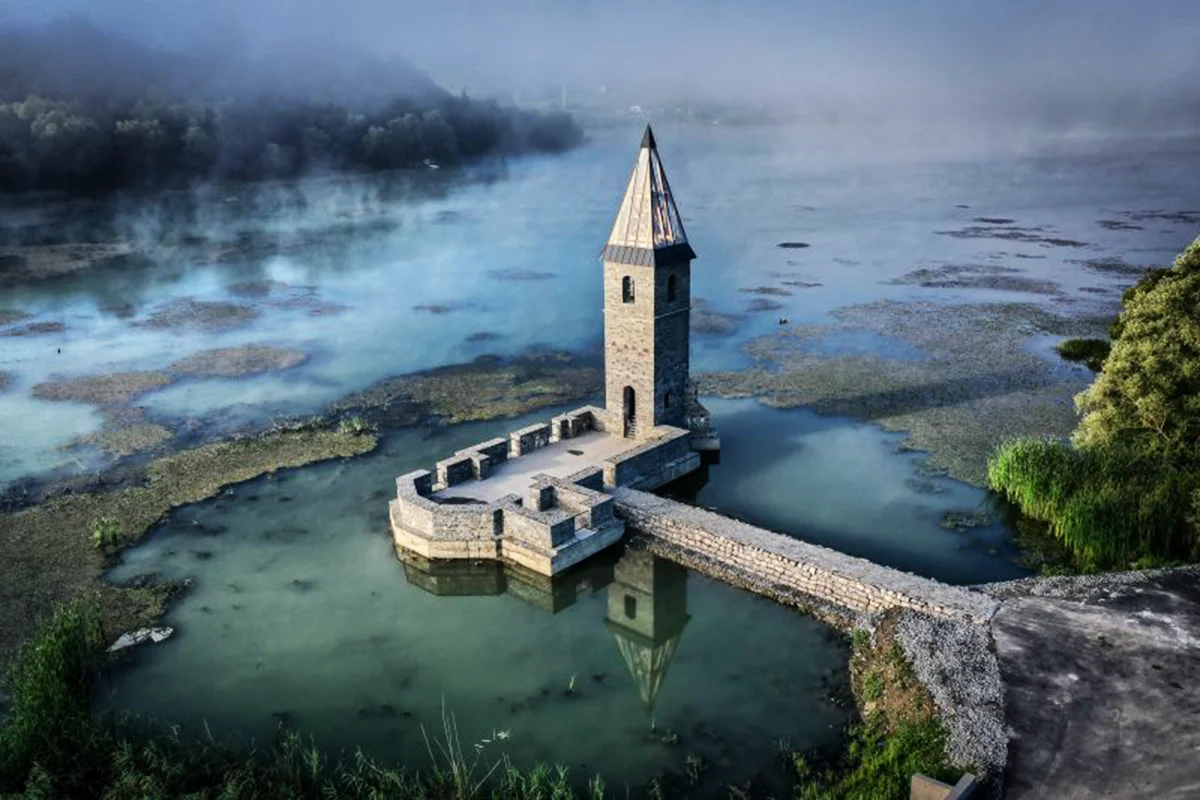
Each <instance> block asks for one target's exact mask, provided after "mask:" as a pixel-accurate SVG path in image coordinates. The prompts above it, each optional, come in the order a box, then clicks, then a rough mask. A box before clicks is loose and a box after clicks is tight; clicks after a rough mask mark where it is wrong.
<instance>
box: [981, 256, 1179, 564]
mask: <svg viewBox="0 0 1200 800" xmlns="http://www.w3.org/2000/svg"><path fill="white" fill-rule="evenodd" d="M1122 299H1123V302H1124V308H1123V310H1122V311H1121V315H1120V317H1119V318H1118V320H1117V322H1116V323H1115V324H1114V325H1113V329H1112V331H1111V333H1112V337H1113V341H1112V345H1111V350H1110V352H1109V353H1108V356H1107V358H1106V359H1105V360H1104V361H1103V367H1104V369H1103V371H1102V372H1101V373H1100V374H1099V375H1098V376H1097V377H1096V380H1095V381H1094V382H1093V383H1092V385H1091V386H1090V387H1088V388H1087V389H1086V390H1084V391H1083V392H1081V393H1080V394H1079V395H1078V396H1077V397H1076V398H1075V402H1076V406H1077V407H1078V408H1079V410H1080V412H1081V413H1082V415H1083V417H1082V420H1081V421H1080V424H1079V427H1078V428H1077V429H1076V431H1075V434H1074V436H1073V437H1072V443H1073V445H1074V446H1070V445H1068V444H1066V443H1065V442H1059V441H1054V440H1046V439H1018V440H1015V441H1009V442H1006V443H1004V444H1003V445H1001V446H1000V447H999V448H998V449H997V450H996V452H995V453H994V454H993V456H992V457H991V458H990V459H989V461H988V485H989V486H990V487H991V488H992V489H994V490H995V491H997V492H999V493H1000V494H1002V495H1004V496H1005V497H1007V498H1008V499H1009V500H1011V501H1012V502H1014V503H1015V504H1016V505H1017V506H1018V507H1019V508H1020V509H1021V511H1022V512H1023V513H1025V514H1026V515H1028V516H1029V517H1032V518H1033V519H1035V520H1040V521H1043V522H1045V523H1047V526H1048V529H1049V531H1050V532H1051V533H1052V534H1053V536H1054V537H1055V538H1056V539H1058V540H1059V541H1060V542H1061V543H1062V545H1063V546H1064V547H1065V548H1066V550H1067V551H1068V553H1069V554H1070V559H1071V562H1072V563H1071V566H1072V567H1074V568H1075V569H1077V570H1082V571H1094V570H1102V569H1126V568H1129V567H1137V568H1140V567H1147V566H1156V565H1166V564H1172V563H1177V562H1179V561H1185V560H1186V561H1195V560H1200V239H1197V240H1196V241H1194V242H1193V243H1192V244H1191V245H1190V246H1189V247H1188V248H1187V249H1186V250H1185V251H1184V252H1183V253H1182V254H1180V256H1179V257H1178V258H1177V259H1176V260H1175V264H1174V266H1173V267H1172V268H1170V269H1154V270H1150V271H1149V272H1147V273H1146V274H1145V275H1144V276H1143V277H1142V279H1141V280H1139V281H1138V282H1137V284H1136V285H1134V286H1132V287H1130V288H1129V289H1128V290H1127V291H1126V292H1125V293H1124V295H1123V297H1122ZM1087 341H1088V340H1084V341H1083V342H1079V341H1078V340H1075V342H1076V343H1075V344H1072V343H1071V342H1064V343H1063V345H1062V347H1061V349H1060V352H1063V355H1064V357H1067V351H1070V352H1072V353H1076V354H1080V355H1085V356H1086V354H1087V352H1088V351H1089V350H1091V349H1092V348H1093V347H1094V349H1095V352H1094V353H1093V357H1095V356H1098V353H1099V343H1097V344H1096V345H1094V346H1092V345H1088V346H1085V345H1086V343H1087ZM1092 341H1094V340H1092ZM1068 345H1070V347H1068Z"/></svg>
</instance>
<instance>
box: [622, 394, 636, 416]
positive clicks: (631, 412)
mask: <svg viewBox="0 0 1200 800" xmlns="http://www.w3.org/2000/svg"><path fill="white" fill-rule="evenodd" d="M624 399H625V419H626V420H628V421H631V422H632V421H633V420H634V419H636V418H637V400H636V399H635V397H634V393H633V387H632V386H626V387H625V398H624Z"/></svg>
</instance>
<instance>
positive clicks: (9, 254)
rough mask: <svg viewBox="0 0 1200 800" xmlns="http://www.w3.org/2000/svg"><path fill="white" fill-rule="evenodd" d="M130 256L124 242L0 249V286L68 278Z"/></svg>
mask: <svg viewBox="0 0 1200 800" xmlns="http://www.w3.org/2000/svg"><path fill="white" fill-rule="evenodd" d="M132 254H133V246H132V245H130V244H128V243H126V242H86V243H79V244H39V245H30V246H28V247H7V248H0V286H5V285H7V286H15V285H18V284H21V283H27V282H30V281H41V280H47V279H49V278H57V277H61V276H63V275H70V274H71V273H73V272H79V271H81V270H85V269H91V268H92V267H95V266H101V265H103V264H105V263H108V262H115V261H119V260H121V259H123V258H125V257H128V256H130V255H132Z"/></svg>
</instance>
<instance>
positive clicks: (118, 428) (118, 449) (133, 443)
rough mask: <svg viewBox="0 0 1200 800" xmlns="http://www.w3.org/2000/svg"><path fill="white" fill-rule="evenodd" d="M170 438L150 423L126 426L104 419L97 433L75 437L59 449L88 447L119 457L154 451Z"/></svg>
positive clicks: (165, 431)
mask: <svg viewBox="0 0 1200 800" xmlns="http://www.w3.org/2000/svg"><path fill="white" fill-rule="evenodd" d="M171 438H172V434H171V432H170V431H169V430H167V429H166V428H164V427H163V426H162V425H155V424H154V423H152V422H132V423H128V424H126V423H123V422H117V421H113V420H110V419H105V421H104V425H103V426H102V427H101V428H100V430H99V431H97V432H95V433H89V434H85V435H83V436H77V437H75V438H74V439H72V440H71V441H69V442H67V443H66V444H65V445H63V446H62V447H61V448H60V449H62V450H71V449H74V448H76V447H80V446H90V447H95V448H97V449H100V450H104V451H105V452H107V453H111V454H113V455H115V456H118V457H120V456H129V455H133V454H134V453H142V452H146V451H147V450H154V449H155V448H157V447H159V446H160V445H162V444H165V443H166V442H169V441H170V440H171Z"/></svg>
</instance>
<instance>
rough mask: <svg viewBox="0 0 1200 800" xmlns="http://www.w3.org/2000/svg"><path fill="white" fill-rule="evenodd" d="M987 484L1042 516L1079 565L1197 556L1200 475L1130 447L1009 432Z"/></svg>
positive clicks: (1120, 565) (1157, 562)
mask: <svg viewBox="0 0 1200 800" xmlns="http://www.w3.org/2000/svg"><path fill="white" fill-rule="evenodd" d="M988 485H989V486H990V487H991V488H992V489H993V490H995V491H997V492H999V493H1001V494H1002V495H1004V496H1005V497H1007V498H1008V499H1009V500H1011V501H1012V502H1013V503H1015V504H1016V505H1018V506H1019V507H1020V508H1021V510H1022V511H1023V512H1024V513H1025V514H1026V515H1028V516H1030V517H1032V518H1033V519H1035V520H1040V521H1042V522H1045V523H1047V524H1048V526H1049V530H1050V532H1051V533H1052V534H1053V535H1054V536H1055V537H1056V538H1057V539H1058V540H1059V541H1061V542H1062V544H1063V545H1064V546H1065V547H1066V548H1067V549H1068V550H1069V551H1070V553H1071V556H1072V559H1073V561H1074V567H1075V568H1076V569H1078V570H1080V571H1084V572H1091V571H1096V570H1103V569H1124V568H1128V567H1150V566H1167V565H1170V564H1173V563H1176V562H1179V561H1184V560H1196V559H1197V558H1198V557H1200V535H1198V533H1197V529H1196V527H1195V526H1194V524H1193V522H1192V521H1191V520H1190V519H1189V512H1190V511H1191V509H1192V504H1193V498H1194V497H1195V492H1197V491H1200V475H1197V474H1196V473H1195V472H1192V471H1188V470H1182V469H1177V468H1175V467H1173V466H1172V465H1171V464H1170V463H1169V462H1166V461H1164V460H1162V459H1161V458H1155V457H1153V456H1151V455H1148V454H1145V453H1141V452H1139V451H1137V450H1135V449H1133V448H1130V447H1122V446H1117V445H1111V446H1103V447H1084V448H1073V447H1071V446H1070V445H1068V444H1067V443H1065V442H1061V441H1058V440H1054V439H1016V440H1012V441H1009V442H1006V443H1004V444H1003V445H1001V446H1000V447H999V448H998V449H997V451H996V453H995V454H994V455H993V456H992V457H991V458H990V459H989V460H988Z"/></svg>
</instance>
